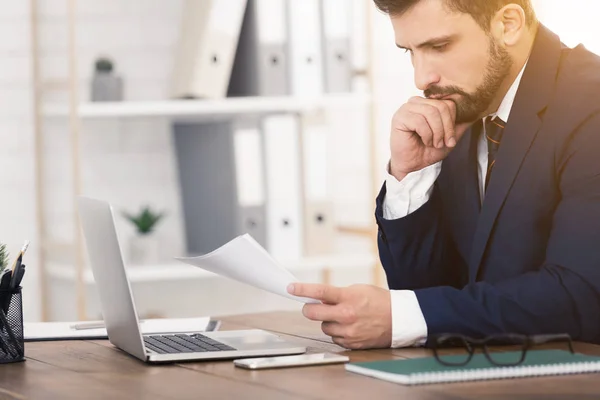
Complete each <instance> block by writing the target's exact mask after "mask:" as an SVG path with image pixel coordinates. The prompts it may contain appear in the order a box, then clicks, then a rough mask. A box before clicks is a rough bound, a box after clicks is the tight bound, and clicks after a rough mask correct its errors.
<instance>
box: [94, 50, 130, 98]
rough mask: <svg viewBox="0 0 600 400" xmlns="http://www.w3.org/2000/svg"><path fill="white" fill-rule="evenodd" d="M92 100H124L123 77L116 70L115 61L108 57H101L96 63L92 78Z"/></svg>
mask: <svg viewBox="0 0 600 400" xmlns="http://www.w3.org/2000/svg"><path fill="white" fill-rule="evenodd" d="M91 98H92V101H121V100H123V79H122V78H121V77H120V76H117V75H116V74H115V72H114V63H113V61H112V60H111V59H109V58H107V57H100V58H98V59H97V60H96V61H95V63H94V76H93V78H92V90H91Z"/></svg>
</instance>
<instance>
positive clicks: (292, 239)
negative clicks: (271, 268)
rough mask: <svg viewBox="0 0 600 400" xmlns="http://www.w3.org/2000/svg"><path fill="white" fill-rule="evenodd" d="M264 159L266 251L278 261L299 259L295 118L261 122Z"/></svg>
mask: <svg viewBox="0 0 600 400" xmlns="http://www.w3.org/2000/svg"><path fill="white" fill-rule="evenodd" d="M262 128H263V135H264V143H265V159H266V187H267V202H266V205H267V207H266V219H267V250H268V251H269V253H270V254H271V255H272V256H273V257H274V258H275V259H278V260H296V259H298V258H300V257H301V256H302V253H303V246H302V243H303V240H302V232H303V229H302V224H303V221H302V201H301V200H302V198H301V197H302V193H301V181H300V176H301V174H300V157H299V151H298V148H299V137H298V135H299V120H298V117H297V116H296V115H294V114H280V115H272V116H267V117H265V118H264V119H263V122H262Z"/></svg>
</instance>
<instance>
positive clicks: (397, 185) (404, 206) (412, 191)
mask: <svg viewBox="0 0 600 400" xmlns="http://www.w3.org/2000/svg"><path fill="white" fill-rule="evenodd" d="M441 170H442V162H441V161H439V162H437V163H435V164H432V165H430V166H428V167H425V168H423V169H422V170H420V171H414V172H411V173H409V174H408V175H406V177H405V178H404V179H402V180H401V181H398V180H397V179H396V178H395V177H394V176H393V175H391V174H390V173H389V167H388V171H387V174H386V179H385V185H386V195H385V199H384V200H383V218H385V219H387V220H394V219H399V218H404V217H406V216H407V215H409V214H411V213H413V212H415V211H417V210H418V209H419V208H421V207H422V206H423V205H424V204H425V203H427V201H429V197H430V196H431V192H432V191H433V186H434V184H435V181H436V180H437V178H438V176H439V174H440V171H441Z"/></svg>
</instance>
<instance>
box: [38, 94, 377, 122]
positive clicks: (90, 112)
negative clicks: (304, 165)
mask: <svg viewBox="0 0 600 400" xmlns="http://www.w3.org/2000/svg"><path fill="white" fill-rule="evenodd" d="M369 99H370V97H369V96H368V95H366V94H352V93H351V94H340V95H324V96H318V97H290V96H285V97H229V98H226V99H221V100H164V101H141V102H138V101H122V102H98V103H84V104H81V105H80V106H79V109H78V115H79V117H80V118H83V119H86V118H88V119H89V118H115V117H116V118H134V117H194V118H200V119H202V118H203V117H204V118H214V117H219V116H230V115H238V114H270V113H282V112H299V113H304V112H311V111H316V110H320V109H323V108H337V107H352V106H361V105H367V104H368V102H369ZM44 115H45V116H48V117H67V116H68V115H69V108H68V106H67V105H62V104H48V105H46V106H45V107H44Z"/></svg>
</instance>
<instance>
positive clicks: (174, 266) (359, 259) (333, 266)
mask: <svg viewBox="0 0 600 400" xmlns="http://www.w3.org/2000/svg"><path fill="white" fill-rule="evenodd" d="M375 262H376V259H375V256H374V255H373V254H344V255H331V256H321V257H307V258H303V259H300V260H296V261H281V262H279V264H280V265H281V266H283V267H285V268H287V269H289V270H290V271H291V272H292V273H294V272H300V271H319V270H323V269H328V270H330V271H334V270H339V269H345V268H361V267H371V266H372V265H373V264H374V263H375ZM48 274H49V276H50V277H53V278H57V279H61V280H67V281H74V280H75V277H76V274H75V270H74V269H73V268H72V267H70V266H64V265H58V264H54V265H49V266H48ZM127 276H128V278H129V281H130V282H132V283H134V282H155V281H161V282H164V281H168V280H187V279H201V278H210V277H215V276H218V275H216V274H213V273H212V272H208V271H205V270H203V269H201V268H196V267H193V266H191V265H187V264H184V263H182V262H173V263H166V264H159V265H148V266H129V267H127ZM83 281H84V282H85V283H86V284H90V283H93V282H94V277H93V275H92V271H91V270H90V269H86V270H85V271H84V276H83Z"/></svg>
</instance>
